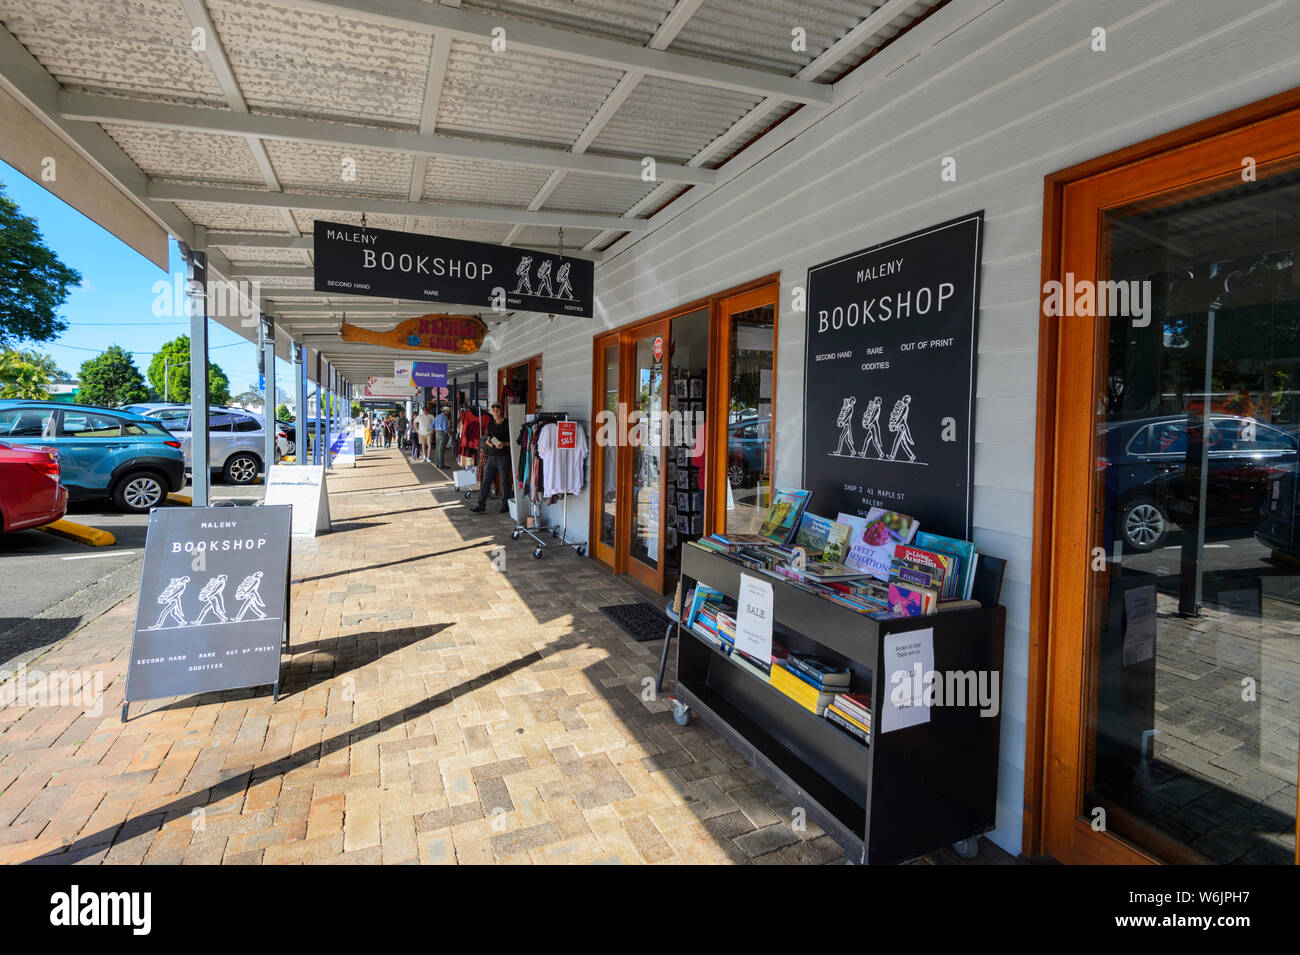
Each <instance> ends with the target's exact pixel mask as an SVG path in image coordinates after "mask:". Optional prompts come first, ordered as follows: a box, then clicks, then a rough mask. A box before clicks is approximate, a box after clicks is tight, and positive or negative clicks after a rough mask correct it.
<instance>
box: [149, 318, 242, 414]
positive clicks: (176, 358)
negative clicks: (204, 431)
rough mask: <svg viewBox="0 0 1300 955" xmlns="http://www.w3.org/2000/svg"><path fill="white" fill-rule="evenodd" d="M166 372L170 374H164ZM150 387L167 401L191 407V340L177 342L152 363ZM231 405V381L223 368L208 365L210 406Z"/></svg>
mask: <svg viewBox="0 0 1300 955" xmlns="http://www.w3.org/2000/svg"><path fill="white" fill-rule="evenodd" d="M164 370H165V372H166V374H164ZM149 383H150V384H152V385H153V387H154V390H155V391H157V392H158V394H160V395H164V396H165V398H164V400H166V401H175V402H176V403H177V404H187V403H188V402H189V400H190V336H188V335H180V336H178V337H176V338H173V339H172V340H171V341H169V342H167V344H165V345H163V346H162V348H160V349H159V350H158V353H157V354H156V355H154V356H153V360H152V361H150V362H149ZM229 401H230V379H229V378H227V377H226V373H225V372H224V371H222V370H221V366H220V365H217V364H213V363H212V362H209V363H208V403H209V404H214V405H224V404H226V403H228V402H229Z"/></svg>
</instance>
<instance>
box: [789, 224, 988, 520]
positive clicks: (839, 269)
mask: <svg viewBox="0 0 1300 955" xmlns="http://www.w3.org/2000/svg"><path fill="white" fill-rule="evenodd" d="M983 225H984V213H983V212H977V213H974V214H972V215H969V216H965V217H963V218H960V219H954V220H953V221H951V222H945V223H942V224H940V225H936V226H933V227H931V228H928V229H923V230H921V231H919V232H914V233H912V234H911V235H906V236H903V237H901V238H898V239H891V240H890V241H888V242H883V243H881V244H880V245H876V246H872V247H871V248H869V249H863V250H862V251H860V252H854V253H852V254H850V255H846V256H842V257H840V258H837V259H832V260H831V261H829V262H823V263H822V264H821V265H816V266H813V267H812V268H810V269H809V270H808V319H807V348H806V351H805V359H804V361H805V365H804V415H805V427H804V454H803V460H804V475H803V486H804V487H805V488H808V489H809V490H811V491H812V492H813V506H814V507H815V508H816V510H817V511H818V512H819V513H822V514H833V513H836V512H837V511H843V512H846V513H849V514H858V515H863V516H865V515H866V514H867V512H868V510H869V509H870V508H872V507H884V508H887V509H889V510H891V511H901V512H903V513H905V514H910V515H911V516H913V517H915V518H916V519H917V520H919V521H920V522H921V526H922V527H923V528H924V529H925V530H927V531H933V532H935V533H939V534H948V535H951V536H953V537H959V538H962V539H967V540H969V539H970V533H971V484H972V480H971V468H972V461H973V455H974V431H975V356H976V345H977V330H978V329H977V322H978V316H979V287H980V281H979V270H980V246H981V238H982V235H983Z"/></svg>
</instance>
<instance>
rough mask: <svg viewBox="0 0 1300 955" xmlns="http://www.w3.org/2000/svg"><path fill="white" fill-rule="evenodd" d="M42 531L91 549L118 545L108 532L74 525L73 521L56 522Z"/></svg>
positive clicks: (47, 525) (83, 525)
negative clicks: (86, 545) (85, 545)
mask: <svg viewBox="0 0 1300 955" xmlns="http://www.w3.org/2000/svg"><path fill="white" fill-rule="evenodd" d="M41 530H43V531H45V532H46V533H49V534H55V535H57V536H59V537H66V538H67V539H68V540H71V541H76V542H77V543H78V544H88V545H89V546H91V547H110V546H112V545H113V544H116V543H117V538H116V537H114V536H113V535H112V534H110V533H109V532H108V531H101V530H100V529H99V528H97V527H87V526H86V525H85V524H74V523H73V522H72V521H63V520H59V521H55V522H54V523H53V524H46V525H45V526H44V527H42V528H41Z"/></svg>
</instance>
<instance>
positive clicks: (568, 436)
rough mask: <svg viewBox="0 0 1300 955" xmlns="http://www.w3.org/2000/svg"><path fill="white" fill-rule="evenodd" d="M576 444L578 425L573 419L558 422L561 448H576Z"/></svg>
mask: <svg viewBox="0 0 1300 955" xmlns="http://www.w3.org/2000/svg"><path fill="white" fill-rule="evenodd" d="M577 446H578V425H577V422H574V421H561V422H560V443H559V445H558V447H561V448H576V447H577Z"/></svg>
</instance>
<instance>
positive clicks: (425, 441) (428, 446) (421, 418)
mask: <svg viewBox="0 0 1300 955" xmlns="http://www.w3.org/2000/svg"><path fill="white" fill-rule="evenodd" d="M415 430H416V432H417V434H418V437H419V439H420V453H421V454H422V455H423V456H424V460H426V461H429V462H432V461H433V415H431V414H430V413H429V406H428V405H425V406H424V407H423V408H421V409H420V413H419V414H418V415H416V417H415Z"/></svg>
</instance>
